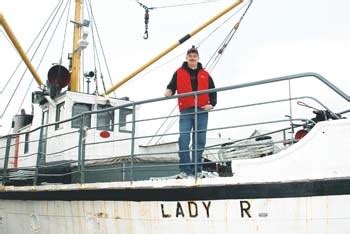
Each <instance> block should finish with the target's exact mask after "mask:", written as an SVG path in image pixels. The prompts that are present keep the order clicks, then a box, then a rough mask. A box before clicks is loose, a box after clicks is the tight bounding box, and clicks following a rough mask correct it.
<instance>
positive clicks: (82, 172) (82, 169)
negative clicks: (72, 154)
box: [78, 114, 87, 184]
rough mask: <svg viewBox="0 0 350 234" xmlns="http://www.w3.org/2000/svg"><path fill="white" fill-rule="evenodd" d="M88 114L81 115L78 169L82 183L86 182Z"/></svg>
mask: <svg viewBox="0 0 350 234" xmlns="http://www.w3.org/2000/svg"><path fill="white" fill-rule="evenodd" d="M85 123H86V115H85V114H83V115H82V116H81V121H80V130H79V147H78V170H79V174H80V183H81V184H83V183H85V142H86V131H87V129H86V124H85Z"/></svg>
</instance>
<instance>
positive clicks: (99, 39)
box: [88, 0, 117, 98]
mask: <svg viewBox="0 0 350 234" xmlns="http://www.w3.org/2000/svg"><path fill="white" fill-rule="evenodd" d="M88 5H89V7H90V13H91V18H92V23H93V26H95V31H96V35H97V39H98V43H99V45H100V49H101V53H102V57H103V61H104V64H105V66H106V70H107V74H108V78H109V81H110V82H111V85H113V81H112V76H111V72H110V70H109V66H108V63H107V59H106V55H105V52H104V49H103V46H102V41H101V37H100V33H99V31H98V27H97V23H96V19H95V16H94V12H93V10H92V4H91V1H90V0H88ZM93 26H92V27H93ZM101 72H102V70H101ZM101 78H102V79H103V76H102V77H101ZM113 96H114V97H115V98H116V97H117V96H116V94H115V91H113Z"/></svg>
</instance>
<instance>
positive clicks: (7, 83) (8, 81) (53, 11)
mask: <svg viewBox="0 0 350 234" xmlns="http://www.w3.org/2000/svg"><path fill="white" fill-rule="evenodd" d="M62 4H63V0H59V1H58V3H57V5H56V6H55V8H54V9H53V10H52V12H51V13H50V15H49V17H48V18H47V20H46V21H45V23H44V25H43V26H42V27H41V29H40V31H39V33H38V34H37V35H36V37H35V38H34V40H33V42H32V43H31V44H30V46H29V48H28V49H27V51H26V54H28V53H29V51H30V50H31V48H32V47H33V45H34V43H35V42H36V40H37V39H38V38H39V35H40V34H41V33H42V31H43V30H44V28H45V27H46V25H47V23H48V22H49V20H50V19H51V17H52V16H53V14H54V13H55V11H56V10H57V8H58V7H61V6H62ZM56 14H57V13H56ZM54 17H55V16H54ZM45 33H47V31H46V32H45ZM44 35H45V34H44ZM6 38H7V37H6ZM7 40H9V39H8V38H7ZM10 44H11V45H12V46H13V44H12V42H11V41H10ZM39 44H40V43H39ZM16 51H17V50H16ZM36 51H37V50H36ZM35 53H36V52H35ZM35 53H34V54H35ZM22 62H23V60H20V61H19V63H18V64H17V66H16V68H15V70H14V71H13V73H12V74H11V76H10V78H9V79H8V80H7V81H6V84H5V85H4V87H3V88H2V89H1V91H0V94H2V93H3V92H4V91H5V89H6V88H7V86H8V85H9V83H10V81H11V80H12V78H13V76H14V75H15V73H16V72H17V70H18V68H19V66H20V65H21V64H22Z"/></svg>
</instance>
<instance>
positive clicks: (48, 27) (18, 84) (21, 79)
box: [0, 1, 63, 117]
mask: <svg viewBox="0 0 350 234" xmlns="http://www.w3.org/2000/svg"><path fill="white" fill-rule="evenodd" d="M62 3H63V1H62ZM62 5H63V4H60V5H59V7H58V8H57V10H56V12H55V14H54V16H53V17H52V19H51V22H50V23H49V25H48V26H47V29H46V31H45V32H44V35H43V36H42V38H41V40H40V42H39V43H38V45H37V48H36V49H35V51H34V53H33V55H32V56H31V58H30V61H32V60H33V58H34V56H35V55H36V53H37V52H38V49H39V47H40V45H41V44H42V42H43V40H44V38H45V36H46V34H47V32H48V31H49V29H50V26H51V25H52V23H53V22H54V20H55V18H56V16H57V13H58V12H59V10H60V9H61V7H62ZM27 70H28V68H26V69H25V70H24V72H23V73H22V76H21V78H20V80H19V82H18V83H17V85H16V88H15V90H14V91H13V92H12V95H11V97H10V99H9V101H8V102H7V104H6V106H5V108H4V111H3V112H2V114H1V115H0V117H2V116H4V114H5V113H6V110H7V108H8V107H9V104H10V102H11V101H12V99H13V97H14V95H15V94H16V92H17V90H18V87H19V86H20V84H21V83H22V81H23V78H24V75H25V74H26V72H27Z"/></svg>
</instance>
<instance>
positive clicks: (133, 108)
mask: <svg viewBox="0 0 350 234" xmlns="http://www.w3.org/2000/svg"><path fill="white" fill-rule="evenodd" d="M135 109H136V106H135V104H133V105H132V122H131V123H132V125H131V152H130V153H131V166H130V181H131V182H132V181H134V154H135V125H136V123H135V120H136V116H135V113H136V111H135Z"/></svg>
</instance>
